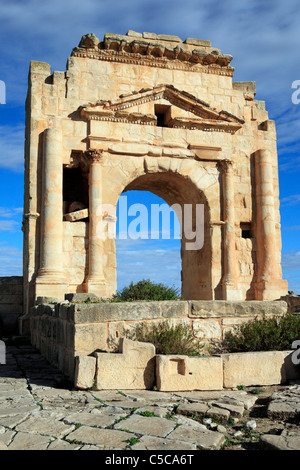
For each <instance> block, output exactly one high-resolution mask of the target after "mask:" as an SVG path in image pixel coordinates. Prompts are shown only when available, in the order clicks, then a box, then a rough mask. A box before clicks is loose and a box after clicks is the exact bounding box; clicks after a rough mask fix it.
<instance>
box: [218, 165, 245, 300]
mask: <svg viewBox="0 0 300 470" xmlns="http://www.w3.org/2000/svg"><path fill="white" fill-rule="evenodd" d="M221 166H222V171H223V174H222V184H223V214H224V222H225V223H224V228H223V246H224V256H223V259H224V276H223V280H222V286H223V299H224V300H242V293H241V291H240V290H239V289H238V273H237V262H236V250H235V210H234V204H235V203H234V179H233V162H232V161H231V160H222V161H221Z"/></svg>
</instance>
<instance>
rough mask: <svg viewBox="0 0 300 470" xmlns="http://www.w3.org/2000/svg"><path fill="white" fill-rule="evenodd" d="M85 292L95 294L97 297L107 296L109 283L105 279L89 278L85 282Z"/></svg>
mask: <svg viewBox="0 0 300 470" xmlns="http://www.w3.org/2000/svg"><path fill="white" fill-rule="evenodd" d="M84 287H85V292H87V293H89V294H95V295H97V297H100V298H101V297H103V298H107V285H106V282H105V281H104V279H99V280H96V279H88V280H87V281H86V282H85V283H84Z"/></svg>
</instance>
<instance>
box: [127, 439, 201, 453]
mask: <svg viewBox="0 0 300 470" xmlns="http://www.w3.org/2000/svg"><path fill="white" fill-rule="evenodd" d="M130 447H131V449H132V450H163V451H164V450H196V449H197V447H196V445H195V444H192V443H190V442H182V441H179V440H178V441H177V440H175V439H162V438H160V437H154V436H142V437H141V438H140V439H139V442H138V443H137V444H134V445H132V446H130Z"/></svg>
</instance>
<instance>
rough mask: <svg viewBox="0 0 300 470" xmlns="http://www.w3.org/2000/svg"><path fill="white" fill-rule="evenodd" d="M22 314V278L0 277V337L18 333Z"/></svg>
mask: <svg viewBox="0 0 300 470" xmlns="http://www.w3.org/2000/svg"><path fill="white" fill-rule="evenodd" d="M22 313H23V277H22V276H10V277H0V337H2V336H5V335H11V334H16V333H17V332H18V317H19V316H20V315H22Z"/></svg>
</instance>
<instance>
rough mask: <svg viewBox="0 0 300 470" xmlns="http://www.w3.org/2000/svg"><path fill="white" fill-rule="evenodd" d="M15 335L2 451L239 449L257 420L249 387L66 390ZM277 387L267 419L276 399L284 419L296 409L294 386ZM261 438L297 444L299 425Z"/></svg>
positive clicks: (0, 372)
mask: <svg viewBox="0 0 300 470" xmlns="http://www.w3.org/2000/svg"><path fill="white" fill-rule="evenodd" d="M21 340H22V338H15V341H14V342H11V344H8V343H7V346H6V364H0V449H1V450H2V449H3V450H4V449H5V450H6V449H8V450H128V449H129V450H152V451H156V450H168V451H169V450H178V451H179V450H180V451H185V450H186V451H196V450H200V449H214V450H218V449H224V448H225V449H226V448H230V444H231V445H234V446H235V448H240V449H243V442H244V441H245V436H247V438H248V441H249V439H250V440H251V439H253V437H251V433H253V435H254V434H255V429H256V421H255V419H254V420H253V419H252V418H249V413H250V412H251V410H252V409H253V407H255V406H256V405H255V404H256V402H257V400H258V396H257V395H255V394H253V393H247V392H246V391H244V390H232V391H222V392H220V391H219V392H196V391H195V392H181V393H165V392H157V391H126V390H125V391H122V390H120V391H92V390H91V391H78V390H73V389H72V386H71V384H70V383H68V382H67V381H66V380H65V378H64V377H63V375H62V374H60V372H59V371H57V369H54V368H53V367H51V366H50V365H49V364H48V363H47V362H46V360H45V359H44V358H43V357H42V356H41V355H40V354H39V353H38V352H37V351H36V350H35V349H34V348H33V347H32V346H31V345H30V344H28V343H27V342H24V341H21ZM276 393H277V394H275V395H274V396H273V397H271V401H270V403H269V406H268V413H269V415H270V416H269V418H270V419H272V417H275V418H278V416H277V415H276V406H277V405H278V404H279V408H280V407H281V408H280V409H281V413H283V407H285V410H288V411H289V413H290V414H289V416H288V417H289V418H290V417H291V409H293V410H294V413H293V416H294V417H295V416H297V414H298V413H299V412H300V386H295V387H293V388H292V389H290V387H286V388H284V387H283V388H282V391H280V392H276ZM275 405H276V406H275ZM277 412H279V411H278V408H277ZM274 413H275V414H274ZM245 416H246V418H245ZM247 416H248V418H247ZM280 419H285V416H283V415H282V414H281V415H280ZM257 422H258V421H257ZM249 436H250V437H249ZM255 439H256V441H257V440H258V438H257V436H256V438H255ZM260 444H261V448H266V449H267V448H270V449H274V448H275V449H297V450H300V433H298V427H297V426H296V427H295V425H293V427H292V428H289V427H288V425H286V426H285V425H284V424H283V425H282V427H281V431H280V433H279V434H278V431H276V433H275V434H274V433H273V434H272V433H271V434H270V433H268V432H266V433H264V435H263V436H262V437H260Z"/></svg>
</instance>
